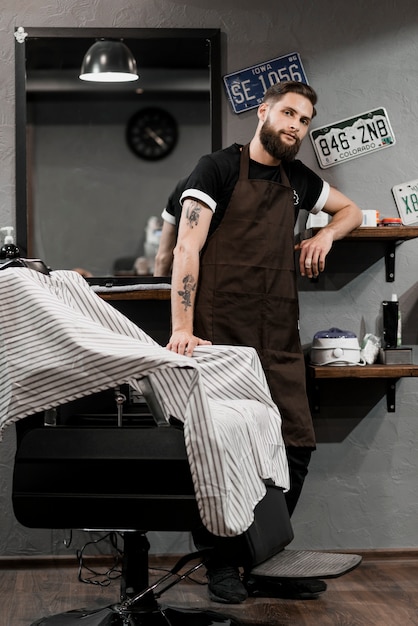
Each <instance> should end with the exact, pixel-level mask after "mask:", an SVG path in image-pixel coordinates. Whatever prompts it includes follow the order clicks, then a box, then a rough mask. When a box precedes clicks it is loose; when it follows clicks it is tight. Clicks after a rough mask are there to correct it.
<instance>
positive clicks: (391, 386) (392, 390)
mask: <svg viewBox="0 0 418 626" xmlns="http://www.w3.org/2000/svg"><path fill="white" fill-rule="evenodd" d="M397 381H398V379H397V378H389V379H388V380H387V382H386V406H387V411H388V413H395V411H396V383H397Z"/></svg>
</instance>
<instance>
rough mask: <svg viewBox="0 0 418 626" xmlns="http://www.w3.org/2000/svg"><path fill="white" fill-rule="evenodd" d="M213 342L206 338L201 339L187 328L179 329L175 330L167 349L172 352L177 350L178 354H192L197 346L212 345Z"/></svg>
mask: <svg viewBox="0 0 418 626" xmlns="http://www.w3.org/2000/svg"><path fill="white" fill-rule="evenodd" d="M211 345H212V342H211V341H207V340H206V339H200V337H196V336H195V335H193V334H192V333H189V332H187V331H185V330H178V331H176V332H174V333H173V334H172V335H171V337H170V341H169V342H168V344H167V345H166V348H167V350H171V352H177V354H184V356H192V354H193V351H194V349H195V348H196V346H211Z"/></svg>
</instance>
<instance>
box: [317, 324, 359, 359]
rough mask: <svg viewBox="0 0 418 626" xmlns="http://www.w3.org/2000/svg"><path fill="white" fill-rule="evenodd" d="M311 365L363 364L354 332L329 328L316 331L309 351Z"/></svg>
mask: <svg viewBox="0 0 418 626" xmlns="http://www.w3.org/2000/svg"><path fill="white" fill-rule="evenodd" d="M310 359H311V363H312V365H335V366H343V365H364V361H363V359H362V358H361V354H360V344H359V342H358V339H357V337H356V336H355V334H354V333H351V332H350V331H344V330H340V329H339V328H330V329H329V330H322V331H319V332H318V333H316V335H315V336H314V338H313V342H312V347H311V351H310Z"/></svg>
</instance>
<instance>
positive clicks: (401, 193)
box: [392, 179, 418, 226]
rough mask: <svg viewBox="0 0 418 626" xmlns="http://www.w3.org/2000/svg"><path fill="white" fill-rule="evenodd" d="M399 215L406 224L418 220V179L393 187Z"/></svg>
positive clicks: (408, 224)
mask: <svg viewBox="0 0 418 626" xmlns="http://www.w3.org/2000/svg"><path fill="white" fill-rule="evenodd" d="M392 193H393V197H394V199H395V202H396V206H397V207H398V211H399V217H400V218H401V219H402V224H403V225H404V226H410V225H411V224H415V223H416V222H418V179H416V180H410V181H409V182H407V183H402V184H401V185H395V187H392Z"/></svg>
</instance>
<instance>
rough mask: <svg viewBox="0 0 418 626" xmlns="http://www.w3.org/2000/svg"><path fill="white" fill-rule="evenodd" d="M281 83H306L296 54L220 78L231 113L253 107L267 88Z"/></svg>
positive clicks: (260, 99)
mask: <svg viewBox="0 0 418 626" xmlns="http://www.w3.org/2000/svg"><path fill="white" fill-rule="evenodd" d="M284 80H297V81H300V82H302V83H306V84H307V83H308V81H307V79H306V75H305V70H304V69H303V66H302V61H301V59H300V56H299V53H298V52H292V53H291V54H287V55H285V56H282V57H278V58H277V59H271V60H270V61H265V62H264V63H259V64H258V65H252V66H251V67H246V68H245V69H243V70H240V71H239V72H234V73H233V74H227V75H226V76H224V84H225V88H226V92H227V95H228V98H229V100H230V102H231V104H232V108H233V109H234V111H235V113H241V112H242V111H248V110H249V109H254V108H255V107H257V106H258V105H259V104H260V103H261V102H262V100H263V97H264V94H265V93H266V91H267V89H268V88H269V87H271V86H272V85H274V84H275V83H280V82H282V81H284Z"/></svg>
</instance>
